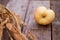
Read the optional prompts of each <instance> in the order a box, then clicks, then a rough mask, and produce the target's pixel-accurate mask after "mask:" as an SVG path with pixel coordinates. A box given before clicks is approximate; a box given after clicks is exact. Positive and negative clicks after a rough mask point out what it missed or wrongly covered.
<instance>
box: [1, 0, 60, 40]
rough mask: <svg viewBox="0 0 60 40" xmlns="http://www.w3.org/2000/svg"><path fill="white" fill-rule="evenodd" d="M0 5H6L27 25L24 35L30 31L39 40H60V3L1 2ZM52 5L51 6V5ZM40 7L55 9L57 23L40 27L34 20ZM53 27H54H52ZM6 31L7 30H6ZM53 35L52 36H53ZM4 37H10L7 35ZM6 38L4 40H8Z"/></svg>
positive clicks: (3, 0) (33, 0)
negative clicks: (36, 10)
mask: <svg viewBox="0 0 60 40" xmlns="http://www.w3.org/2000/svg"><path fill="white" fill-rule="evenodd" d="M0 3H2V4H4V5H5V6H6V7H8V8H9V9H10V10H12V11H14V12H16V13H18V14H19V15H20V16H21V17H22V19H23V20H24V21H25V22H26V23H27V27H24V30H23V33H25V34H26V35H27V32H28V31H30V32H31V33H32V34H34V35H35V36H36V37H37V40H60V18H59V17H60V14H59V12H60V9H59V8H60V1H59V0H58V1H56V0H52V1H51V2H50V0H45V1H42V0H0ZM50 3H51V5H50ZM38 6H46V7H47V8H50V7H51V9H53V10H54V11H55V13H56V19H55V21H54V22H53V23H52V25H51V24H49V25H47V26H41V25H38V24H37V23H36V22H35V20H34V11H35V9H36V8H37V7H38ZM51 26H52V27H51ZM4 31H6V29H4ZM51 34H52V35H51ZM4 35H6V36H7V35H8V34H6V32H5V34H4ZM6 36H5V37H4V39H3V40H8V38H9V37H8V38H6Z"/></svg>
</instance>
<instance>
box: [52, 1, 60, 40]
mask: <svg viewBox="0 0 60 40" xmlns="http://www.w3.org/2000/svg"><path fill="white" fill-rule="evenodd" d="M51 9H53V10H54V11H55V14H56V18H55V21H54V22H53V23H52V40H60V1H51Z"/></svg>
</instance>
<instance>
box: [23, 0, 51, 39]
mask: <svg viewBox="0 0 60 40" xmlns="http://www.w3.org/2000/svg"><path fill="white" fill-rule="evenodd" d="M38 6H46V7H47V8H50V1H38V0H31V1H30V3H29V8H28V11H27V15H26V20H25V22H26V23H27V27H25V28H24V33H25V34H26V35H27V32H29V31H30V32H31V33H32V34H34V35H35V36H36V37H37V40H51V24H49V25H46V26H41V25H38V24H37V23H36V22H35V20H34V11H35V9H36V8H37V7H38Z"/></svg>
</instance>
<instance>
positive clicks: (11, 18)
mask: <svg viewBox="0 0 60 40" xmlns="http://www.w3.org/2000/svg"><path fill="white" fill-rule="evenodd" d="M22 24H23V25H24V26H25V25H26V24H25V23H24V22H23V21H22V19H21V17H20V16H19V15H18V14H16V13H14V12H12V11H11V10H10V9H8V8H6V7H5V6H3V5H1V4H0V40H2V39H3V36H4V35H3V29H5V28H6V29H7V32H8V34H9V38H10V40H29V39H28V38H27V37H26V35H24V34H23V33H22V32H21V26H20V25H22ZM27 34H28V36H29V37H30V38H31V39H32V40H37V39H36V36H34V35H33V34H31V33H30V32H28V33H27Z"/></svg>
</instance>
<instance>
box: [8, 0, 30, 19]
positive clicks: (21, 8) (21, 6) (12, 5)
mask: <svg viewBox="0 0 60 40" xmlns="http://www.w3.org/2000/svg"><path fill="white" fill-rule="evenodd" d="M28 1H29V0H10V1H9V2H8V4H7V7H8V8H9V9H10V10H12V11H14V12H16V13H17V14H19V15H20V16H21V17H22V19H23V20H24V17H25V12H26V9H27V5H28Z"/></svg>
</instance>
